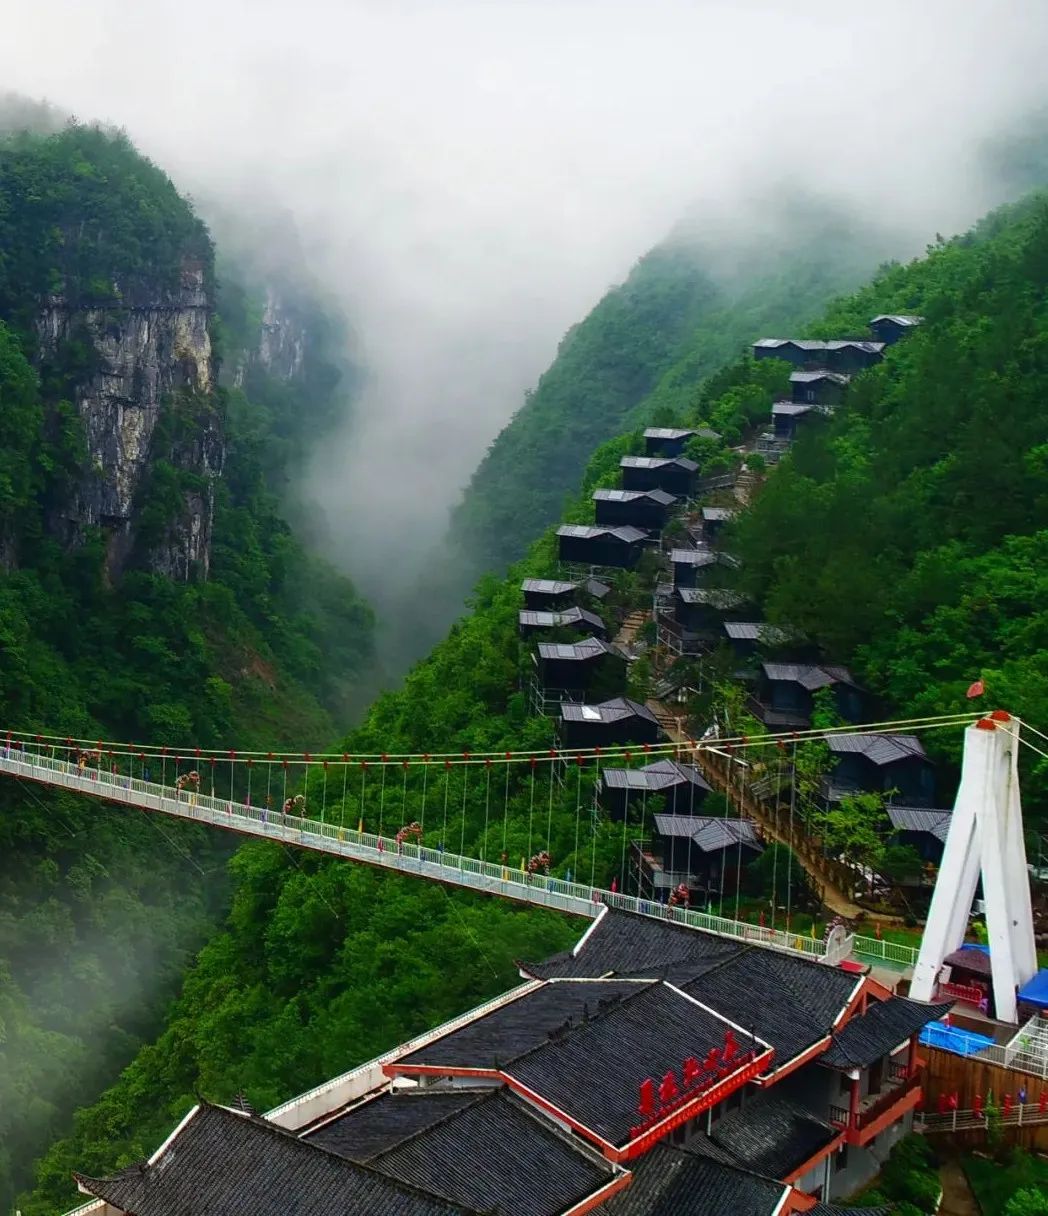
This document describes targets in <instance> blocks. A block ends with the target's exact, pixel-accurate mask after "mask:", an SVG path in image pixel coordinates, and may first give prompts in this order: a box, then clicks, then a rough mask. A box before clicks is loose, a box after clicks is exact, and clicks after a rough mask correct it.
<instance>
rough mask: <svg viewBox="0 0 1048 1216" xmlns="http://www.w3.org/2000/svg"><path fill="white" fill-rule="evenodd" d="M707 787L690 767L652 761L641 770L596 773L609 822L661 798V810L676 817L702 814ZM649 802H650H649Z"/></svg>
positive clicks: (699, 775) (613, 769) (607, 770)
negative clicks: (598, 776) (609, 818)
mask: <svg viewBox="0 0 1048 1216" xmlns="http://www.w3.org/2000/svg"><path fill="white" fill-rule="evenodd" d="M709 793H711V786H710V785H709V783H708V782H707V780H706V778H705V777H703V775H702V773H701V772H700V771H699V769H698V767H697V766H696V765H694V764H682V763H681V762H680V761H679V760H669V759H667V760H656V761H655V763H654V764H646V765H645V766H644V767H643V768H605V769H602V770H601V774H600V803H601V806H603V807H604V809H605V811H606V812H607V813H608V815H609V816H610V817H611V818H612V819H622V818H624V817H625V815H626V814H627V813H628V812H629V811H630V809H632V810H634V811H639V810H641V809H642V808H646V807H647V806H648V805H651V806H652V808H654V806H655V805H656V804H655V799H656V798H659V799H661V800H662V801H661V803H660V804H659V805H661V807H662V809H663V810H666V811H670V812H672V813H673V814H678V815H697V814H700V813H701V811H702V804H703V802H704V801H705V798H706V795H707V794H709ZM649 800H650V803H649Z"/></svg>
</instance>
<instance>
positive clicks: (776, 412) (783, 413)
mask: <svg viewBox="0 0 1048 1216" xmlns="http://www.w3.org/2000/svg"><path fill="white" fill-rule="evenodd" d="M825 413H826V411H825V409H823V408H822V407H821V406H818V405H815V404H813V403H812V402H807V401H774V402H772V407H771V421H772V428H773V438H774V439H775V440H777V441H778V442H779V443H785V444H789V443H792V442H793V441H794V439H796V438H797V430H798V428H799V427H800V426H801V425H802V424H803V423H804V421H805V420H806V419H808V418H822V417H823V416H824V415H825Z"/></svg>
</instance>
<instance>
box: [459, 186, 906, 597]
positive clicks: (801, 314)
mask: <svg viewBox="0 0 1048 1216" xmlns="http://www.w3.org/2000/svg"><path fill="white" fill-rule="evenodd" d="M905 252H909V250H908V242H907V241H906V239H905V238H903V237H902V236H901V235H899V234H898V233H892V232H891V230H890V229H888V228H886V227H878V226H876V225H874V224H873V223H871V222H869V221H865V220H861V219H860V218H859V217H858V216H857V215H854V214H852V213H850V212H849V211H847V210H844V209H837V208H834V207H832V206H830V205H828V204H826V203H824V202H818V201H816V200H814V199H807V198H804V197H797V196H790V195H786V196H784V197H780V198H776V199H769V200H766V202H765V203H764V204H763V205H761V206H758V207H752V208H749V209H747V210H745V211H743V212H742V213H741V214H739V215H737V216H736V217H734V222H733V221H726V220H724V219H720V220H719V221H715V220H714V219H713V218H704V217H703V216H702V215H701V213H700V214H698V215H694V216H692V217H690V218H689V219H688V220H687V221H686V222H682V223H681V224H680V225H679V226H678V229H677V231H676V232H675V233H674V235H673V236H672V237H671V238H670V239H669V240H667V241H666V242H665V243H664V244H662V245H660V246H659V247H658V248H656V249H653V250H652V251H651V252H650V253H648V254H647V255H646V256H645V257H643V258H642V259H641V260H640V261H639V262H638V263H637V265H636V266H635V267H634V268H633V270H632V271H631V272H630V274H629V276H628V277H627V279H626V281H625V282H624V283H622V284H621V285H620V286H618V287H615V288H613V289H612V290H611V291H610V292H608V294H607V295H606V296H604V298H603V299H602V300H601V301H600V303H599V304H598V305H597V306H596V307H595V308H594V309H593V311H592V312H591V313H590V314H589V315H588V316H587V317H586V318H585V319H584V320H583V321H581V322H579V324H578V325H576V326H574V327H573V328H572V329H571V330H570V331H569V332H568V333H567V334H566V335H565V337H564V339H563V341H562V342H561V344H560V347H559V349H558V351H557V357H556V359H555V360H554V362H553V363H552V365H551V366H550V367H549V369H548V370H547V371H546V372H545V373H544V374H543V376H542V377H541V379H540V380H539V382H538V384H537V385H536V387H535V389H534V391H533V392H531V393H529V394H528V395H527V398H526V400H525V402H524V404H523V405H522V406H521V408H520V409H519V410H518V411H517V412H516V414H514V416H513V418H512V420H511V421H510V422H509V423H508V424H507V426H506V427H505V428H504V429H503V430H502V431H501V433H500V434H499V436H498V438H497V439H496V440H495V442H494V443H493V444H492V446H491V448H490V449H489V451H488V453H487V455H486V456H485V457H484V459H483V461H482V462H481V464H480V466H479V467H478V468H477V470H476V472H475V473H474V475H473V477H472V479H471V481H470V484H469V486H468V488H467V489H466V492H465V494H464V496H463V498H462V501H461V502H460V503H459V505H458V506H457V507H456V509H455V511H454V514H453V517H452V524H451V531H450V548H451V550H452V553H453V557H452V570H453V572H454V577H455V578H456V579H457V580H458V585H457V590H458V593H459V594H460V595H461V594H462V593H463V592H464V591H465V589H466V588H467V587H468V586H471V585H472V582H473V581H474V580H475V579H476V578H477V577H478V576H479V575H480V574H481V573H483V572H485V571H487V570H494V571H501V570H504V569H505V568H506V566H507V565H508V564H509V563H510V562H513V561H515V560H517V558H519V557H520V556H521V554H522V553H523V552H524V550H525V549H526V547H527V545H528V544H529V543H530V542H531V540H532V539H533V538H534V537H535V536H536V535H537V534H538V533H539V532H541V531H542V530H543V529H544V528H546V527H547V526H548V525H549V524H550V523H551V522H553V521H554V520H555V519H557V518H559V516H560V513H561V511H562V508H563V506H564V502H565V500H566V498H567V497H568V496H569V495H572V494H574V493H575V492H576V491H577V489H578V486H579V482H580V480H581V477H582V472H583V469H584V468H585V466H586V462H587V460H588V459H589V456H590V453H591V452H592V451H593V448H594V447H595V446H596V445H597V444H598V443H601V442H603V441H604V440H605V439H609V438H611V437H612V436H613V435H615V434H617V433H618V432H619V431H621V430H622V429H623V428H625V427H627V426H629V425H631V424H633V423H637V422H641V421H651V420H653V419H655V418H658V419H659V421H660V423H662V424H663V425H673V424H674V423H675V421H676V420H677V419H679V418H680V417H681V416H682V415H683V413H684V412H685V411H686V410H687V409H688V408H689V406H690V405H691V403H692V402H693V400H694V398H695V394H696V392H697V390H698V386H699V385H700V384H701V382H702V380H703V379H704V378H705V377H706V376H708V375H710V373H711V372H713V371H714V370H715V369H716V368H717V367H718V366H719V365H720V364H722V363H723V362H724V361H725V360H727V359H730V358H732V357H733V356H734V355H735V354H736V353H737V352H738V351H739V350H740V349H742V347H743V346H744V345H745V344H746V343H747V342H748V341H750V339H751V337H752V335H753V333H755V332H756V331H757V330H760V331H761V332H769V333H772V332H778V331H780V330H786V329H791V330H796V329H797V327H798V326H801V325H803V324H804V323H805V322H807V321H809V320H810V319H811V318H813V317H814V316H816V315H817V313H818V312H819V310H820V309H822V308H823V307H825V305H826V302H827V301H828V300H829V299H831V298H832V297H833V296H834V295H835V294H836V293H838V292H840V291H843V290H845V289H846V288H848V287H851V286H854V285H855V284H856V283H858V282H860V281H861V280H862V278H863V277H865V276H866V275H868V274H869V273H870V272H871V271H872V270H873V269H874V268H875V267H876V266H877V265H878V263H879V262H881V261H883V260H884V259H885V258H886V257H889V256H892V255H893V254H894V255H897V254H900V253H905Z"/></svg>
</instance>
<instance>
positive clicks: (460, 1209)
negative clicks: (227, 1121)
mask: <svg viewBox="0 0 1048 1216" xmlns="http://www.w3.org/2000/svg"><path fill="white" fill-rule="evenodd" d="M212 1112H214V1113H217V1114H220V1115H221V1116H222V1117H225V1116H229V1117H231V1118H235V1119H243V1120H245V1122H246V1123H248V1124H249V1125H250V1126H252V1127H254V1128H256V1129H257V1130H259V1131H260V1132H262V1133H264V1134H269V1135H270V1136H271V1137H272V1138H274V1139H278V1140H280V1141H281V1142H282V1143H285V1144H287V1145H289V1146H291V1145H294V1146H296V1148H297V1149H298V1150H301V1151H303V1152H306V1153H320V1154H322V1155H323V1156H324V1157H325V1158H328V1159H330V1160H332V1161H337V1162H338V1163H339V1165H340V1166H343V1167H345V1168H346V1169H347V1170H349V1171H353V1170H360V1171H361V1172H363V1173H365V1174H367V1175H368V1176H369V1177H370V1178H372V1179H374V1180H375V1181H376V1182H383V1183H385V1184H386V1185H388V1186H390V1187H392V1188H393V1189H394V1190H400V1191H401V1192H404V1191H406V1192H408V1193H410V1194H412V1195H415V1196H417V1197H418V1198H419V1199H424V1200H428V1201H429V1202H432V1203H437V1204H444V1205H446V1206H447V1207H448V1208H449V1209H450V1210H451V1211H453V1212H455V1213H459V1214H460V1216H487V1213H486V1212H482V1211H481V1210H479V1209H474V1208H468V1207H466V1206H465V1205H464V1204H461V1203H457V1202H456V1201H455V1200H454V1199H450V1198H449V1197H448V1196H447V1195H441V1194H439V1193H438V1192H436V1191H429V1190H426V1189H425V1188H424V1187H420V1186H415V1185H414V1184H413V1183H410V1182H403V1181H402V1180H400V1179H399V1178H392V1177H390V1175H389V1174H385V1173H383V1172H382V1171H381V1170H379V1169H376V1168H375V1167H374V1166H372V1165H370V1164H368V1163H367V1162H364V1161H354V1160H353V1159H352V1158H350V1157H345V1156H343V1155H342V1154H341V1153H336V1152H334V1151H333V1150H332V1149H329V1148H325V1147H324V1146H323V1145H321V1144H313V1143H312V1142H311V1141H309V1140H305V1139H303V1138H302V1137H301V1136H297V1135H296V1134H295V1133H294V1132H292V1131H289V1130H288V1129H287V1128H284V1127H281V1126H280V1125H279V1124H277V1123H273V1122H271V1121H270V1120H269V1119H266V1118H264V1117H263V1116H262V1115H256V1114H253V1113H250V1112H248V1111H239V1110H233V1109H232V1108H230V1107H227V1106H222V1105H221V1104H220V1103H217V1102H209V1101H207V1099H205V1098H198V1099H197V1113H196V1114H194V1116H193V1120H195V1119H196V1118H198V1117H199V1116H200V1114H203V1115H204V1116H205V1117H206V1116H207V1115H208V1114H209V1113H212ZM193 1120H189V1121H187V1122H186V1123H185V1125H184V1126H183V1127H182V1128H180V1129H179V1131H178V1135H181V1134H183V1133H184V1131H185V1130H186V1129H187V1128H188V1127H189V1126H190V1125H191V1123H192V1122H193ZM171 1143H172V1145H174V1144H175V1143H177V1136H176V1138H175V1139H174V1140H172V1142H171ZM157 1164H159V1163H157ZM151 1168H152V1163H151V1162H150V1161H149V1160H148V1159H147V1160H146V1161H143V1162H141V1163H138V1164H136V1165H133V1166H130V1167H128V1168H126V1169H124V1170H120V1171H118V1172H117V1173H116V1174H115V1175H109V1176H107V1177H103V1178H96V1177H94V1176H92V1175H90V1174H79V1173H75V1174H74V1175H73V1176H74V1178H76V1180H77V1182H80V1181H81V1180H83V1181H84V1182H96V1183H105V1182H109V1181H113V1180H115V1179H122V1178H126V1177H129V1176H130V1175H131V1174H132V1173H134V1172H138V1173H139V1175H142V1174H145V1173H147V1172H148V1171H149V1170H150V1169H151ZM90 1193H93V1192H90ZM493 1210H494V1209H492V1211H493Z"/></svg>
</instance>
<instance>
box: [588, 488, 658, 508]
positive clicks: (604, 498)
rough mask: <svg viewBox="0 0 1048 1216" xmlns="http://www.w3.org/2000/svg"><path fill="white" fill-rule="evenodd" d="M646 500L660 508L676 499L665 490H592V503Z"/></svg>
mask: <svg viewBox="0 0 1048 1216" xmlns="http://www.w3.org/2000/svg"><path fill="white" fill-rule="evenodd" d="M639 498H646V499H647V500H648V501H649V502H654V503H658V505H659V506H660V507H670V506H672V505H673V504H674V503H675V502H676V501H677V499H676V498H675V496H674V495H672V494H667V493H666V491H665V490H594V491H593V500H594V502H636V501H637V500H638V499H639Z"/></svg>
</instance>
